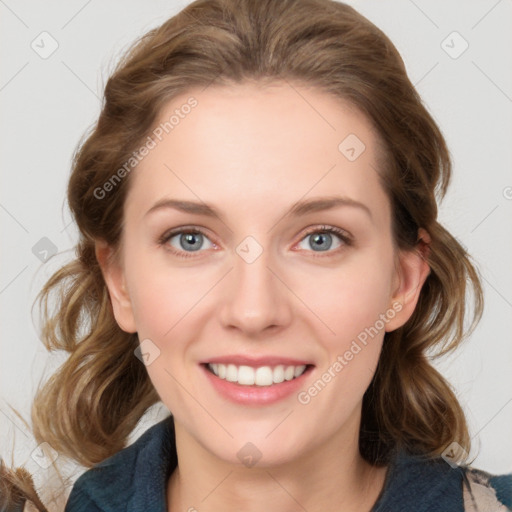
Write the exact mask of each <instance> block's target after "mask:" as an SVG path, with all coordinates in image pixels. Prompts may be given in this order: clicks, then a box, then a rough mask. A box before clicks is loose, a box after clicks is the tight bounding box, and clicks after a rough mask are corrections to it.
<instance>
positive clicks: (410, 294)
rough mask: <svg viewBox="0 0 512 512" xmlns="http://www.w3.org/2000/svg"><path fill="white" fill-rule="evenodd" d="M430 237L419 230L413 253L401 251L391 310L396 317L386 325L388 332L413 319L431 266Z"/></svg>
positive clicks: (422, 230)
mask: <svg viewBox="0 0 512 512" xmlns="http://www.w3.org/2000/svg"><path fill="white" fill-rule="evenodd" d="M431 241H432V240H431V238H430V235H429V234H428V233H427V231H425V230H424V229H423V228H420V229H419V230H418V242H417V244H416V248H415V249H414V250H412V251H400V253H399V255H398V262H397V272H396V274H395V279H394V281H393V282H394V287H395V288H394V292H393V294H392V297H391V299H390V300H391V308H392V309H393V310H394V311H396V312H397V313H396V315H395V316H394V317H393V319H391V320H390V321H389V322H388V323H387V324H386V332H391V331H394V330H395V329H398V328H399V327H402V325H404V324H405V323H406V322H407V320H409V318H411V316H412V314H413V313H414V309H415V308H416V304H417V303H418V299H419V296H420V292H421V289H422V287H423V284H424V283H425V280H426V279H427V277H428V275H429V274H430V266H429V264H428V255H429V252H430V243H431Z"/></svg>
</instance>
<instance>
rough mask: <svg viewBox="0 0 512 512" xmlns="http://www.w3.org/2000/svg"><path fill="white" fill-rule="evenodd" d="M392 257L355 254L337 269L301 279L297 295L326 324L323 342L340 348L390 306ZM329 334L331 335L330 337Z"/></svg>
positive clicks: (370, 324)
mask: <svg viewBox="0 0 512 512" xmlns="http://www.w3.org/2000/svg"><path fill="white" fill-rule="evenodd" d="M391 267H392V263H391V258H387V257H386V256H383V255H382V254H381V255H380V256H379V255H372V254H368V255H361V256H359V255H356V256H355V257H353V258H352V259H351V260H350V261H349V262H345V263H342V264H340V266H339V267H337V268H331V269H328V270H326V269H321V270H320V269H319V270H316V271H315V272H313V273H311V274H310V275H309V276H308V277H307V278H305V279H303V280H302V281H303V284H302V285H301V289H300V290H298V293H297V295H299V296H300V297H305V298H307V299H306V300H305V301H304V302H305V303H306V304H307V306H308V307H309V308H310V309H311V311H312V312H313V313H315V315H316V316H317V317H318V318H319V319H321V320H322V321H323V323H324V324H325V329H324V330H325V333H326V335H325V336H324V337H323V338H324V339H325V340H332V342H329V344H330V345H338V346H339V347H340V348H342V346H343V345H344V344H345V343H346V342H347V341H350V340H351V339H353V338H355V337H357V336H358V335H359V333H361V332H362V331H364V330H365V328H369V327H371V326H374V325H375V324H376V323H377V328H378V329H379V330H381V329H382V325H381V322H379V319H380V315H382V314H386V312H387V311H388V309H389V308H390V307H391V304H390V290H391V277H392V273H391ZM329 333H330V334H331V336H329Z"/></svg>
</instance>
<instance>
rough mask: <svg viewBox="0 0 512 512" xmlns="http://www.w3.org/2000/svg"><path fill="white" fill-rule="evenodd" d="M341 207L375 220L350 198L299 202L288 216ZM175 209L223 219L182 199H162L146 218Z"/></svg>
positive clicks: (204, 206)
mask: <svg viewBox="0 0 512 512" xmlns="http://www.w3.org/2000/svg"><path fill="white" fill-rule="evenodd" d="M341 206H350V207H354V208H357V209H359V210H361V211H363V212H365V213H366V214H367V215H368V216H369V217H370V219H373V216H372V212H371V211H370V209H369V208H368V206H366V205H365V204H363V203H360V202H359V201H356V200H355V199H351V198H350V197H341V196H328V197H322V198H312V199H308V200H305V201H298V202H296V203H294V204H293V205H292V207H291V208H290V210H289V211H288V213H287V214H286V215H289V216H292V217H299V216H301V215H306V214H308V213H314V212H320V211H325V210H331V209H332V208H337V207H341ZM168 208H171V209H174V210H178V211H181V212H184V213H191V214H194V215H203V216H206V217H217V218H219V219H222V215H221V213H220V212H219V211H218V210H217V208H215V207H214V206H212V205H209V204H207V203H203V202H200V203H198V202H195V201H186V200H180V199H161V200H160V201H157V202H156V203H155V204H154V205H153V206H152V207H151V208H150V209H149V210H148V211H147V212H146V213H145V214H144V217H146V216H147V215H149V214H150V213H152V212H155V211H157V210H161V209H168Z"/></svg>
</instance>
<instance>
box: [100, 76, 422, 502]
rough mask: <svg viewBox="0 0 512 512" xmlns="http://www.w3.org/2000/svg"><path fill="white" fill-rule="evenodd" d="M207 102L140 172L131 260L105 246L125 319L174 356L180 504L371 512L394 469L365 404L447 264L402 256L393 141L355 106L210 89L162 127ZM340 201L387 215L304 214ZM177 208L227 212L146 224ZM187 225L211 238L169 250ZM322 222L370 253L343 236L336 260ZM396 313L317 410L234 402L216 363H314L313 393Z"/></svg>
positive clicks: (113, 292) (165, 379)
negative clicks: (243, 359) (349, 150)
mask: <svg viewBox="0 0 512 512" xmlns="http://www.w3.org/2000/svg"><path fill="white" fill-rule="evenodd" d="M299 93H300V94H299ZM191 95H193V96H194V97H195V98H196V99H197V101H198V105H197V106H196V107H195V108H194V109H193V110H192V111H191V112H190V114H188V115H187V116H186V117H185V118H184V119H182V120H180V123H179V125H177V126H175V127H174V129H173V130H172V131H170V132H169V133H168V134H167V135H166V136H165V137H164V138H163V139H162V141H161V142H159V143H158V144H157V146H156V147H155V148H153V149H152V150H151V151H150V152H149V154H148V155H147V156H146V157H145V158H144V159H143V160H142V161H141V162H140V164H139V165H138V167H137V169H135V170H134V171H133V175H132V176H131V179H132V180H133V181H132V183H131V187H130V191H129V194H128V198H127V200H126V203H125V210H124V215H125V217H124V218H125V223H124V227H123V237H122V244H123V245H122V252H121V258H120V260H119V261H117V262H115V261H110V260H109V258H108V256H109V254H110V251H111V248H110V247H108V246H107V245H106V244H105V243H103V242H101V241H98V243H97V250H96V254H97V257H98V260H99V261H100V264H101V266H102V269H103V274H104V277H105V280H106V282H107V285H108V288H109V292H110V297H111V300H112V305H113V309H114V314H115V316H116V320H117V322H118V324H119V326H120V327H121V328H122V329H123V330H125V331H126V332H138V336H139V340H141V341H142V340H145V339H150V340H151V343H153V344H154V346H156V347H158V349H159V350H160V354H159V355H158V357H157V358H156V359H155V360H154V361H153V362H152V363H151V364H150V365H148V366H147V371H148V373H149V376H150V378H151V380H152V382H153V384H154V386H155V388H156V390H157V392H158V394H159V396H160V397H161V399H162V401H163V403H164V404H165V405H166V406H167V407H168V408H169V410H170V411H171V412H172V413H173V415H174V418H175V424H176V441H177V450H178V460H179V468H178V470H177V471H175V472H174V473H173V475H172V476H171V479H170V480H169V484H168V493H169V499H168V506H169V510H173V511H174V510H188V509H189V508H190V507H195V508H196V509H197V510H201V511H209V510H226V511H229V510H235V509H240V508H243V510H249V511H252V510H254V511H261V510H267V511H270V510H280V511H287V510H290V511H291V510H302V507H304V508H305V509H306V510H308V511H309V512H314V511H317V510H326V509H327V510H335V509H339V510H341V509H343V510H347V511H351V510H354V511H355V510H358V511H362V510H370V508H371V506H372V505H373V503H374V502H375V500H376V499H377V496H378V494H379V492H380V490H381V489H382V486H383V482H384V477H385V471H386V468H374V467H371V466H370V465H369V464H368V463H366V462H365V461H364V460H363V459H362V458H361V456H360V454H359V450H358V432H359V425H360V415H361V404H362V398H363V394H364V392H365V390H366V389H367V387H368V385H369V384H370V381H371V379H372V376H373V374H374V371H375V368H376V365H377V362H378V359H379V355H380V350H381V346H382V341H383V338H384V333H385V331H392V330H394V329H396V328H398V327H400V326H401V325H403V324H404V323H405V322H406V321H407V320H408V319H409V317H410V316H411V314H412V313H413V311H414V307H415V305H416V303H417V300H418V296H419V292H420V290H421V286H422V285H423V283H424V281H425V279H426V277H427V275H428V272H429V267H428V265H427V263H426V262H425V259H424V257H423V256H422V255H421V254H419V253H417V252H407V253H405V252H404V253H402V252H398V250H397V249H396V247H395V246H394V243H393V239H392V235H391V211H390V203H389V200H388V198H387V196H386V194H385V192H384V190H383V188H382V186H381V184H380V182H379V179H378V175H377V173H376V169H378V153H377V151H378V140H377V138H376V134H375V132H374V130H373V129H372V126H371V124H370V123H369V122H368V120H367V119H366V118H365V117H364V116H363V115H362V114H361V113H359V112H358V111H357V110H356V109H354V108H351V107H350V106H349V105H348V104H344V103H343V102H341V101H340V100H339V99H336V98H332V97H331V96H329V95H327V94H325V93H323V92H320V91H318V90H315V89H311V88H304V87H299V86H294V87H293V88H292V87H290V85H289V84H287V83H279V82H278V83H276V84H273V85H272V86H270V87H263V86H261V85H258V84H255V83H246V84H243V85H240V84H239V85H234V86H229V87H228V86H224V87H219V86H215V87H214V86H211V87H208V88H206V89H205V90H201V89H193V90H191V91H188V92H187V94H183V95H182V96H179V97H176V98H174V99H173V100H172V101H171V102H169V103H168V104H167V105H166V107H165V108H164V109H163V111H162V112H161V118H160V119H159V120H158V123H156V124H159V123H160V122H163V121H165V120H167V119H169V117H170V116H171V115H172V113H173V111H174V110H175V109H176V108H178V107H179V106H180V105H182V104H184V103H185V102H186V101H187V98H188V97H190V96H191ZM305 100H307V101H305ZM349 134H355V135H356V136H357V137H358V138H359V139H360V140H361V141H362V142H363V143H364V144H365V150H364V151H363V152H362V153H361V154H360V156H359V157H358V158H356V159H355V160H354V161H350V160H349V159H347V158H346V156H345V155H344V154H343V153H342V152H341V151H340V150H339V149H338V145H339V144H340V142H342V141H343V140H344V139H345V137H347V136H348V135H349ZM333 195H336V196H344V197H348V198H351V199H353V200H355V201H358V202H361V203H363V204H364V205H366V206H367V208H368V209H369V211H370V214H371V215H368V214H367V213H365V211H364V210H363V209H362V208H356V207H351V206H342V207H337V208H333V209H330V210H326V211H318V212H311V213H307V214H306V215H302V216H300V217H291V216H289V215H286V214H287V212H288V210H289V209H290V208H291V207H292V205H293V204H294V203H295V202H297V201H299V200H307V199H311V198H313V197H314V198H321V197H326V196H333ZM163 198H174V199H186V200H191V201H197V202H205V203H208V204H211V205H213V206H215V207H216V208H217V209H218V210H219V212H220V213H221V219H219V218H217V217H206V216H202V215H197V214H190V213H183V212H179V211H177V210H174V209H160V210H158V211H155V212H153V213H151V214H148V215H145V214H146V212H147V211H148V210H149V209H150V208H151V207H152V206H153V205H154V204H155V203H156V202H157V201H159V200H160V199H163ZM182 226H183V227H187V228H190V227H196V228H199V229H201V230H202V231H203V232H204V233H205V238H203V239H202V241H201V240H199V241H198V242H196V246H200V249H199V250H198V251H193V250H190V249H189V247H190V246H189V245H186V243H185V246H183V245H181V244H180V235H179V234H178V235H175V236H174V237H173V238H171V239H170V240H168V241H167V242H166V243H165V245H159V244H158V239H159V237H161V236H162V235H163V234H165V233H166V232H167V231H169V230H170V229H172V228H178V227H182ZM322 226H335V227H338V228H341V229H342V230H345V231H346V232H348V233H349V234H350V236H351V238H352V240H353V241H352V243H351V244H346V243H345V242H344V241H343V240H342V239H340V238H338V236H337V235H336V234H332V235H327V238H328V239H329V240H330V241H331V242H332V245H331V247H330V248H328V250H323V251H322V250H318V249H316V246H315V241H314V237H315V233H318V231H320V232H321V231H322V229H321V228H322ZM308 228H318V229H315V230H314V231H313V232H312V233H310V234H309V235H308V234H307V233H306V230H307V229H308ZM419 234H420V236H421V237H422V238H423V239H424V241H427V242H428V234H427V233H426V232H424V231H423V230H420V233H419ZM247 236H251V237H253V238H254V239H255V241H257V244H258V246H259V247H260V248H261V249H262V253H261V255H260V256H259V257H258V258H257V259H256V260H255V261H253V262H252V263H250V264H249V263H247V261H246V260H244V259H243V258H242V257H240V256H239V254H238V253H237V247H239V245H240V244H241V242H242V241H243V240H244V239H245V238H246V237H247ZM328 243H329V242H328V241H327V245H328ZM325 244H326V243H325V242H324V245H321V247H325V246H326V245H325ZM166 247H167V249H171V250H172V248H174V250H175V251H178V252H181V254H185V255H189V256H191V257H189V258H185V257H180V256H178V255H176V254H173V253H172V252H170V250H167V249H166ZM187 248H188V249H187ZM251 250H254V249H251ZM394 303H395V308H393V304H394ZM396 304H399V308H400V311H399V312H397V311H396V309H397V306H396ZM393 309H394V313H395V314H394V315H393V318H392V319H389V321H388V322H387V323H385V326H384V327H383V328H382V329H379V330H378V331H379V332H378V334H377V335H374V336H373V337H371V338H369V339H368V343H367V345H366V346H364V348H362V350H360V351H359V352H358V353H357V354H356V355H355V356H354V357H353V359H352V360H350V361H349V362H348V364H346V365H345V366H344V367H343V370H342V371H339V372H337V373H336V372H335V375H336V376H335V377H333V378H332V379H331V381H330V382H329V383H328V384H327V385H326V386H325V388H324V389H322V390H321V392H319V393H318V394H316V396H314V397H312V398H311V400H310V401H309V403H308V404H302V403H299V401H298V400H297V394H296V393H294V394H292V395H291V396H289V397H287V398H285V399H283V400H280V401H278V402H276V403H274V404H271V405H264V406H242V405H239V404H236V403H232V402H230V401H228V400H226V399H225V398H223V397H222V396H220V395H219V394H218V393H217V391H216V390H215V389H214V388H213V387H212V386H211V384H210V383H209V381H208V379H207V378H206V376H205V373H204V370H203V369H202V368H201V367H200V365H199V363H200V362H204V361H205V360H208V359H209V358H213V357H218V356H225V355H228V354H229V355H231V354H239V355H252V356H282V357H292V358H299V359H304V360H307V361H309V362H310V363H311V364H314V366H315V367H314V368H313V371H312V372H311V373H310V374H309V376H308V378H307V382H306V384H305V385H304V386H303V388H302V390H307V389H308V388H309V387H310V386H311V385H312V384H313V383H314V382H315V381H317V380H318V379H319V378H321V376H322V374H323V373H324V372H326V371H328V369H329V367H331V368H332V365H333V363H334V362H335V361H336V360H337V358H338V356H339V355H343V354H344V353H345V352H346V351H347V350H348V349H349V348H350V346H351V343H352V342H353V340H355V339H357V336H358V334H360V333H361V332H362V331H364V329H365V328H368V327H370V326H375V325H376V321H377V320H378V319H379V315H382V314H386V312H389V311H390V310H393ZM389 316H391V315H388V317H389ZM377 325H378V326H380V325H381V324H377ZM247 442H251V443H252V444H253V445H255V446H256V447H257V448H258V450H259V452H261V459H260V460H259V461H258V462H257V464H256V465H255V466H253V467H245V466H244V465H243V464H242V463H241V462H240V460H239V458H238V457H237V452H238V451H239V450H240V449H241V448H242V447H243V446H244V445H246V443H247ZM205 497H207V498H206V499H205Z"/></svg>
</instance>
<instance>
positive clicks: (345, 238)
mask: <svg viewBox="0 0 512 512" xmlns="http://www.w3.org/2000/svg"><path fill="white" fill-rule="evenodd" d="M314 233H322V234H324V233H332V234H334V235H336V236H338V237H339V238H340V240H341V241H342V242H343V246H342V247H338V248H337V249H335V250H334V251H326V254H325V255H322V254H319V253H316V252H315V251H309V252H312V253H313V257H314V258H324V257H326V256H332V255H333V254H337V253H339V252H340V251H342V250H343V248H344V247H350V246H351V245H353V240H352V237H351V236H350V235H349V234H348V233H347V232H346V231H345V230H343V229H340V228H337V227H334V226H319V227H314V228H311V229H308V230H307V231H306V233H305V234H304V236H303V237H302V238H301V239H300V241H299V242H302V240H304V239H305V238H306V237H307V236H309V235H312V234H314ZM181 234H192V235H197V234H199V235H203V236H205V237H207V238H208V236H207V235H206V233H205V232H204V231H202V230H201V229H198V228H196V227H190V228H187V227H186V226H185V227H182V228H177V229H175V230H172V231H167V232H166V233H164V234H163V235H162V236H161V237H160V238H159V239H158V245H160V246H165V250H167V251H169V252H170V253H171V254H174V255H175V256H178V257H180V258H194V257H196V256H195V255H194V253H193V252H186V251H176V250H175V249H174V248H170V246H168V245H167V242H168V241H169V240H170V239H171V238H173V237H174V236H176V235H181ZM212 243H213V242H212ZM199 252H202V251H199Z"/></svg>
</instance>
